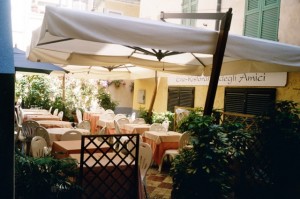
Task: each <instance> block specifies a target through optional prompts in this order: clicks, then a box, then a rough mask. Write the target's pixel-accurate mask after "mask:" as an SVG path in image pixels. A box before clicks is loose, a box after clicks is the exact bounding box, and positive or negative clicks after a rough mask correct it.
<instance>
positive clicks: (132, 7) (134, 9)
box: [105, 1, 140, 17]
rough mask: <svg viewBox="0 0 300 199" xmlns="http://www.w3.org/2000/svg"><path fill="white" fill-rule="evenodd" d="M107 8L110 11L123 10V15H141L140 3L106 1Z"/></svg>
mask: <svg viewBox="0 0 300 199" xmlns="http://www.w3.org/2000/svg"><path fill="white" fill-rule="evenodd" d="M105 9H106V10H109V11H115V12H121V13H122V15H126V16H131V17H139V15H140V5H139V4H133V3H124V2H120V1H105Z"/></svg>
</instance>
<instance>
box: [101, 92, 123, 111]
mask: <svg viewBox="0 0 300 199" xmlns="http://www.w3.org/2000/svg"><path fill="white" fill-rule="evenodd" d="M97 99H98V103H99V105H100V107H103V108H104V109H111V110H115V109H116V107H117V106H118V104H119V102H117V101H114V100H112V98H111V95H110V94H109V93H107V92H105V90H104V88H99V89H98V95H97Z"/></svg>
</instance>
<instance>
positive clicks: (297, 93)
mask: <svg viewBox="0 0 300 199" xmlns="http://www.w3.org/2000/svg"><path fill="white" fill-rule="evenodd" d="M276 99H277V100H292V101H294V102H297V103H299V105H300V72H294V73H288V82H287V85H286V87H282V88H277V92H276Z"/></svg>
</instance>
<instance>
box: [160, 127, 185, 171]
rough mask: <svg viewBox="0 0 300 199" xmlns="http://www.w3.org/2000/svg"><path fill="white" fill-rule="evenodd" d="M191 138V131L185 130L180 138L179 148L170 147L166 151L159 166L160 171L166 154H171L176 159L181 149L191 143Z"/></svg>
mask: <svg viewBox="0 0 300 199" xmlns="http://www.w3.org/2000/svg"><path fill="white" fill-rule="evenodd" d="M190 138H191V134H190V132H188V131H186V132H184V133H183V134H182V135H181V137H180V139H179V146H178V149H168V150H166V151H165V153H164V155H163V156H162V159H161V162H160V165H159V168H158V171H159V172H161V168H162V165H163V162H164V158H165V157H166V156H171V157H172V158H173V159H174V158H175V157H176V156H177V155H178V154H179V151H180V150H181V149H183V148H184V147H185V146H187V145H188V144H189V143H190Z"/></svg>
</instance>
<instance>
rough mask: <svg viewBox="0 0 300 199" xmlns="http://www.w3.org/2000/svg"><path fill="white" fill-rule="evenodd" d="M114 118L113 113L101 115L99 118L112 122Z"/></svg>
mask: <svg viewBox="0 0 300 199" xmlns="http://www.w3.org/2000/svg"><path fill="white" fill-rule="evenodd" d="M114 118H115V114H114V113H103V114H102V115H101V116H100V119H107V120H113V119H114Z"/></svg>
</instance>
